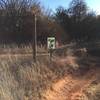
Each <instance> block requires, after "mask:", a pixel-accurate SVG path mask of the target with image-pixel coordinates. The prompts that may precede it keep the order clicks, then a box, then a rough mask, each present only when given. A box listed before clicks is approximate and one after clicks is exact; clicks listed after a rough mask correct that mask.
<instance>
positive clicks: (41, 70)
mask: <svg viewBox="0 0 100 100" xmlns="http://www.w3.org/2000/svg"><path fill="white" fill-rule="evenodd" d="M2 50H3V49H2ZM4 50H6V51H5V52H6V55H5V56H4V55H0V100H46V98H45V96H44V94H45V93H46V91H47V90H48V89H52V84H53V83H56V82H57V81H58V80H59V79H62V78H63V77H64V76H65V75H67V74H68V73H67V71H68V70H69V69H71V68H73V67H75V68H76V67H77V66H76V65H75V64H76V62H74V61H75V60H74V58H73V57H72V58H73V59H72V58H71V57H67V59H69V60H67V62H66V63H62V62H63V61H61V60H60V59H61V58H57V59H56V58H54V59H55V61H54V62H52V63H50V61H49V57H48V56H41V57H38V61H37V63H34V62H33V59H32V55H30V56H24V55H23V56H17V55H15V56H14V55H12V54H11V52H12V51H13V52H15V53H21V52H22V51H23V52H27V53H29V52H32V48H31V47H24V48H21V49H20V48H18V47H15V48H12V49H11V48H8V49H4ZM38 50H39V51H43V52H44V51H45V49H41V48H39V49H38ZM7 51H8V52H7ZM19 51H21V52H19ZM3 52H4V51H3ZM1 53H2V52H1ZM59 61H61V62H59ZM84 61H85V60H84ZM74 65H75V66H74ZM79 65H82V64H79ZM71 66H72V67H71ZM84 66H85V65H84ZM78 67H79V66H78ZM98 76H99V75H98ZM98 80H99V79H98ZM93 87H95V89H96V90H94V89H92V88H93ZM84 91H85V93H86V96H87V97H88V98H92V97H94V99H88V100H99V99H100V95H99V94H100V83H98V84H96V85H95V86H94V85H91V86H89V87H88V89H87V90H84ZM89 91H93V92H92V93H93V95H92V93H90V92H89ZM96 91H97V92H96ZM87 94H88V95H87ZM95 97H96V98H99V99H95Z"/></svg>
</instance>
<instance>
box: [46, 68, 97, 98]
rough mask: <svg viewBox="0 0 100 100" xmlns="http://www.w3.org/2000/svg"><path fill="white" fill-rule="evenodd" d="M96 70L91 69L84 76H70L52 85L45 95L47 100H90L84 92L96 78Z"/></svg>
mask: <svg viewBox="0 0 100 100" xmlns="http://www.w3.org/2000/svg"><path fill="white" fill-rule="evenodd" d="M96 72H97V71H96V70H94V69H91V70H90V71H89V72H88V73H86V74H85V75H84V76H82V77H81V78H80V77H73V76H71V75H68V76H66V77H64V78H63V79H60V80H59V81H58V82H56V83H54V84H53V85H52V89H50V90H48V91H47V92H46V94H45V97H46V100H88V98H86V96H85V94H84V90H85V89H86V88H87V87H88V86H89V85H90V84H91V82H92V81H93V80H94V79H95V78H96Z"/></svg>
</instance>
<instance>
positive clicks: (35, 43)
mask: <svg viewBox="0 0 100 100" xmlns="http://www.w3.org/2000/svg"><path fill="white" fill-rule="evenodd" d="M34 24H35V26H34V28H35V29H34V34H33V60H34V62H36V51H37V27H36V26H37V18H36V14H35V20H34Z"/></svg>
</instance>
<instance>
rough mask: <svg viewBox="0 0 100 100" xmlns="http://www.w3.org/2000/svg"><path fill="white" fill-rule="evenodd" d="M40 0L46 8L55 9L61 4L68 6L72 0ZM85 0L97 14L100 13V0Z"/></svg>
mask: <svg viewBox="0 0 100 100" xmlns="http://www.w3.org/2000/svg"><path fill="white" fill-rule="evenodd" d="M40 1H41V3H42V5H43V6H44V7H45V8H50V9H52V10H53V11H55V9H56V8H57V7H59V6H63V7H65V8H67V7H68V5H69V3H70V2H71V1H72V0H40ZM85 1H86V3H87V6H88V7H89V8H90V9H92V10H94V11H96V13H97V14H100V0H85Z"/></svg>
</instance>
